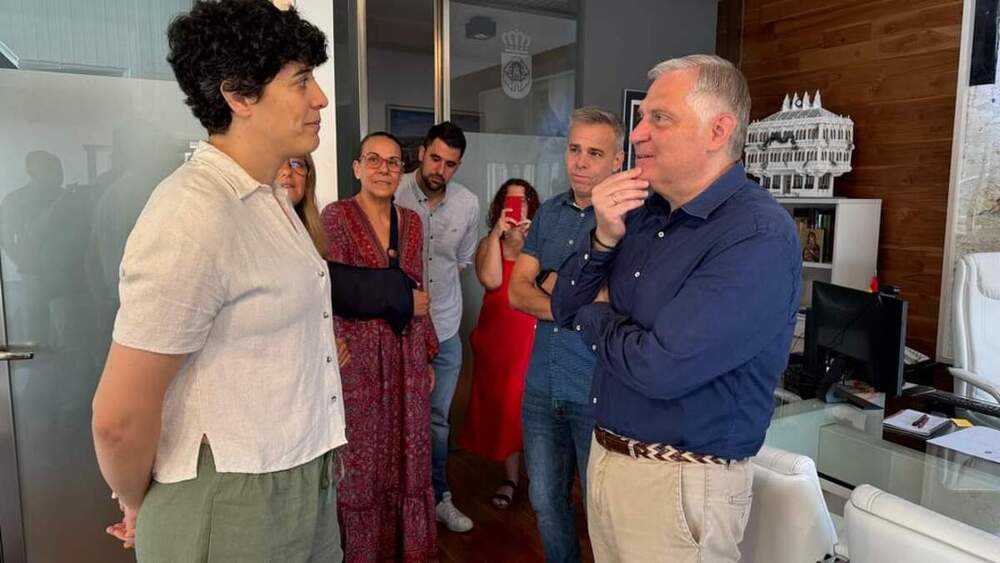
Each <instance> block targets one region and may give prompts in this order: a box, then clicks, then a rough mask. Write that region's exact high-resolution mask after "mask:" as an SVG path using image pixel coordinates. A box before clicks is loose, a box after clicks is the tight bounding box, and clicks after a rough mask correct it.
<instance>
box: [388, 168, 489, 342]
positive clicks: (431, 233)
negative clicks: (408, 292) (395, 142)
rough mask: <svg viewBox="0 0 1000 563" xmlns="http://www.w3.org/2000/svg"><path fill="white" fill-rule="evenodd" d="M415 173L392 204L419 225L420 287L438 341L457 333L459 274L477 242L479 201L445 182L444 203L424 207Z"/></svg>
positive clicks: (455, 184) (460, 187)
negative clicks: (406, 211) (426, 296)
mask: <svg viewBox="0 0 1000 563" xmlns="http://www.w3.org/2000/svg"><path fill="white" fill-rule="evenodd" d="M416 174H417V171H413V172H410V173H409V174H406V175H404V176H403V178H402V180H400V182H399V188H398V189H397V190H396V203H397V204H398V205H400V206H402V207H406V208H408V209H412V210H414V211H416V212H417V215H420V221H421V223H422V224H423V227H424V288H425V291H427V293H428V294H429V295H430V298H431V320H432V321H433V322H434V330H435V332H437V337H438V340H439V341H441V342H444V341H445V340H448V339H449V338H451V337H452V336H455V335H456V334H457V333H458V326H459V325H460V324H461V322H462V285H461V282H460V278H459V272H460V271H461V270H463V269H464V268H465V267H466V266H468V265H469V264H472V261H473V259H474V258H475V256H476V243H477V242H478V241H479V198H477V197H476V195H475V194H474V193H472V192H471V191H470V190H469V189H468V188H466V187H465V186H463V185H461V184H459V183H458V182H449V183H448V187H447V188H445V195H444V200H442V201H441V203H439V204H438V206H437V207H435V208H434V209H431V208H430V207H429V206H428V201H427V196H425V195H424V192H423V191H421V190H420V186H419V185H418V184H417V177H416Z"/></svg>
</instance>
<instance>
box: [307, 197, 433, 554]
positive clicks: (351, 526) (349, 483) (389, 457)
mask: <svg viewBox="0 0 1000 563" xmlns="http://www.w3.org/2000/svg"><path fill="white" fill-rule="evenodd" d="M396 209H397V210H398V211H399V254H400V259H399V265H400V267H401V268H402V269H403V271H404V272H405V273H406V274H407V275H408V276H409V277H410V278H412V279H413V280H416V281H419V280H421V279H423V278H422V275H423V271H422V270H423V266H422V259H421V253H422V248H423V243H422V234H421V225H420V217H419V216H418V215H417V214H416V213H414V212H413V211H410V210H409V209H403V208H399V207H397V208H396ZM322 222H323V227H324V229H325V231H326V235H327V237H328V238H329V241H330V246H329V248H328V250H327V256H326V257H327V259H328V260H331V261H336V262H340V263H344V264H350V265H353V266H367V267H372V268H374V267H380V268H385V267H387V266H388V265H389V259H388V257H387V256H386V252H385V249H383V248H382V244H381V243H380V242H379V240H378V236H377V235H376V234H375V231H374V229H372V227H371V224H370V223H369V222H368V219H367V217H365V214H364V212H363V211H362V210H361V208H360V207H359V206H358V204H357V203H356V202H355V201H354V200H346V201H337V202H334V203H331V204H330V205H328V206H327V207H326V208H325V209H324V210H323V215H322ZM334 332H335V334H336V336H337V338H343V339H344V340H345V341H346V343H347V350H348V352H349V353H350V356H351V358H350V361H349V362H348V363H347V365H345V366H344V367H342V368H340V377H341V380H342V382H343V389H344V392H343V393H344V414H345V418H346V422H347V446H346V447H344V448H342V449H341V450H340V452H338V455H339V459H340V460H342V461H343V463H344V468H345V473H344V477H343V479H342V480H341V481H340V483H339V484H338V485H337V515H338V517H339V519H340V529H341V538H342V541H343V543H344V561H345V562H348V563H350V562H354V561H413V562H417V561H429V560H434V559H436V557H437V546H436V543H437V523H436V520H435V514H434V489H433V488H432V487H431V435H430V427H431V420H430V412H431V410H430V409H431V407H430V392H431V388H430V378H429V375H428V368H427V366H428V363H429V361H430V359H431V358H433V357H434V355H435V354H436V353H437V346H438V341H437V336H436V335H435V333H434V327H433V325H431V319H430V317H429V316H423V317H414V318H413V319H412V320H411V321H410V324H409V325H408V326H407V327H406V328H405V329H404V331H403V334H402V335H398V334H396V333H395V332H394V331H393V330H392V328H391V327H390V326H389V324H388V323H387V322H386V321H384V320H381V319H372V320H357V319H345V318H341V317H338V316H334Z"/></svg>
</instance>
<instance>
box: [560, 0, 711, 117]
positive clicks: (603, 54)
mask: <svg viewBox="0 0 1000 563" xmlns="http://www.w3.org/2000/svg"><path fill="white" fill-rule="evenodd" d="M716 9H717V3H716V2H715V1H714V0H660V1H657V2H649V1H648V0H617V1H615V2H608V1H607V0H581V1H580V12H581V14H580V28H579V56H578V57H577V60H578V61H579V63H578V69H577V73H578V74H577V76H578V82H577V101H578V102H580V103H581V104H583V105H590V104H593V105H598V106H601V107H605V108H608V109H612V110H614V111H615V112H616V113H618V112H621V104H622V89H624V88H633V89H637V90H645V89H646V87H647V86H648V85H649V81H648V80H647V79H646V73H647V72H648V71H649V69H650V68H652V67H653V66H654V65H655V64H656V63H658V62H660V61H662V60H664V59H669V58H671V57H679V56H683V55H689V54H692V53H714V52H715V27H716Z"/></svg>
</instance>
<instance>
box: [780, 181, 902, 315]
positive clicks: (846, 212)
mask: <svg viewBox="0 0 1000 563" xmlns="http://www.w3.org/2000/svg"><path fill="white" fill-rule="evenodd" d="M775 199H777V201H778V203H780V204H781V205H782V206H783V207H784V208H785V209H787V210H788V212H789V213H791V214H792V216H793V218H796V219H798V220H799V221H802V220H803V219H805V220H806V221H807V222H808V221H809V220H815V219H816V218H819V220H820V221H821V222H822V223H823V225H824V226H826V228H825V229H824V230H823V231H824V232H823V235H824V238H825V241H823V244H822V251H821V252H820V256H819V258H820V259H819V260H813V259H811V258H813V257H814V256H816V251H810V252H806V253H805V255H806V256H805V257H806V258H810V259H809V260H807V261H804V262H803V263H802V305H803V306H808V305H809V304H810V303H811V302H812V282H813V281H815V280H821V281H826V282H830V283H835V284H837V285H843V286H846V287H853V288H855V289H863V290H864V289H868V287H869V284H870V283H871V279H872V276H874V275H876V274H877V272H876V270H875V268H876V265H877V263H878V233H879V225H880V223H881V215H882V200H881V199H852V198H845V197H831V198H787V197H779V198H775ZM824 217H826V219H824ZM827 231H829V232H827ZM800 234H803V231H802V229H800ZM805 234H806V236H807V234H808V231H806V233H805ZM817 234H818V233H817ZM803 250H805V249H803Z"/></svg>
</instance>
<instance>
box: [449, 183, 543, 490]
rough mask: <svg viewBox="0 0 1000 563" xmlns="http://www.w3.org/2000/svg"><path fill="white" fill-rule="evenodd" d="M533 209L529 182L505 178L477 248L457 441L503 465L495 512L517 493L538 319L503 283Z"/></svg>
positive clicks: (533, 195)
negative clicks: (477, 286) (477, 304)
mask: <svg viewBox="0 0 1000 563" xmlns="http://www.w3.org/2000/svg"><path fill="white" fill-rule="evenodd" d="M538 206H539V202H538V193H537V192H536V191H535V188H534V187H532V185H531V184H529V183H528V182H526V181H524V180H521V179H519V178H512V179H510V180H507V181H506V182H504V183H503V185H502V186H500V189H499V190H498V191H497V194H496V196H494V197H493V202H492V203H491V204H490V213H489V219H488V223H487V224H488V225H489V228H490V232H489V234H488V235H486V236H485V237H483V239H482V240H481V241H479V248H478V249H477V250H476V275H477V276H478V277H479V282H480V283H482V284H483V287H484V288H486V294H485V295H483V306H482V308H481V309H480V311H479V323H478V324H477V325H476V328H475V330H473V331H472V335H471V336H470V338H469V340H470V342H471V344H472V352H473V355H474V360H473V362H474V363H473V366H474V370H475V371H474V373H475V375H474V376H473V379H472V393H471V397H470V399H469V410H468V413H467V414H466V417H465V428H464V429H463V431H462V436H461V439H460V442H459V443H460V444H461V445H462V447H464V448H465V449H467V450H469V451H471V452H473V453H476V454H479V455H481V456H483V457H486V458H488V459H492V460H495V461H502V462H503V464H504V471H505V473H506V479H504V480H503V482H501V483H500V486H499V487H498V488H497V490H496V493H495V494H494V495H493V498H492V502H493V506H495V507H496V508H499V509H505V508H507V507H508V506H510V504H511V503H512V502H513V500H514V493H515V491H516V490H517V483H518V474H519V471H518V469H519V466H520V451H521V396H522V395H523V394H524V376H525V373H526V372H527V369H528V360H529V359H530V358H531V344H532V342H533V341H534V337H535V319H534V318H533V317H531V316H529V315H526V314H524V313H522V312H520V311H515V310H514V309H512V308H511V306H510V302H509V301H508V300H507V288H508V284H509V283H510V274H511V272H512V271H513V269H514V262H515V261H516V260H517V257H518V255H520V254H521V247H523V246H524V238H525V235H526V234H527V232H528V227H529V225H530V224H531V218H532V217H534V216H535V212H536V211H537V210H538Z"/></svg>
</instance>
